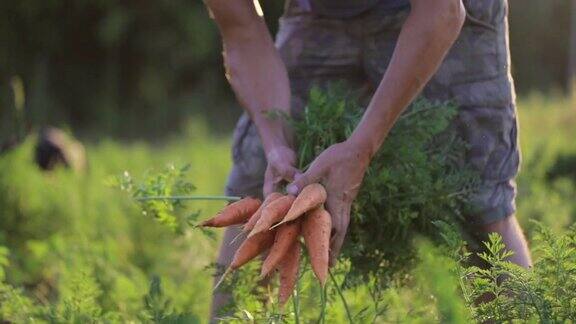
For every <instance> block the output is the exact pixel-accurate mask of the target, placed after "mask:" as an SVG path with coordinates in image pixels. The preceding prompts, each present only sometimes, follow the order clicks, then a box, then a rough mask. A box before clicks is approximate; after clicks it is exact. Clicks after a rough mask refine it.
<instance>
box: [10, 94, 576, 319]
mask: <svg viewBox="0 0 576 324" xmlns="http://www.w3.org/2000/svg"><path fill="white" fill-rule="evenodd" d="M575 106H576V103H575V102H574V101H570V100H568V99H551V98H546V97H541V96H536V95H535V96H530V97H527V98H522V99H521V100H520V101H519V112H520V123H521V129H520V138H521V147H522V151H523V166H522V172H521V174H520V176H519V178H518V184H519V196H518V215H519V218H520V220H521V222H522V224H524V225H525V227H526V229H527V232H528V236H529V237H532V234H533V233H534V232H533V229H534V226H533V225H531V223H530V222H529V219H537V220H540V221H541V222H542V223H544V224H545V225H547V226H549V227H551V228H552V229H553V230H554V231H556V232H560V231H562V230H563V229H565V228H566V227H567V226H568V225H570V224H573V223H574V221H575V219H576V204H575V202H574V200H573V197H574V194H575V188H574V185H575V183H576V178H575V179H572V178H571V177H570V175H562V176H559V177H556V178H550V176H549V174H550V170H552V169H554V168H555V167H556V166H557V161H558V160H559V159H560V158H561V157H566V156H571V155H576V143H575V142H574V138H576V127H574V125H576V109H575V108H574V107H575ZM229 147H230V141H229V139H228V138H213V137H210V136H209V135H208V132H207V131H206V129H205V126H204V125H202V124H201V123H194V124H191V125H190V127H189V128H188V130H187V131H186V132H184V134H183V135H182V136H180V137H178V138H173V139H170V140H167V141H165V142H162V143H156V144H154V145H151V144H147V143H129V144H128V143H119V142H115V141H113V140H102V141H101V142H98V143H89V144H87V154H88V160H89V169H88V171H87V172H86V173H85V174H74V173H71V172H69V171H66V170H60V171H57V172H54V173H52V174H43V173H41V172H39V171H38V170H37V169H36V168H35V167H34V166H33V165H32V153H31V152H32V142H31V141H28V142H26V143H25V144H24V145H23V146H22V147H20V148H18V149H16V150H14V151H12V152H10V153H9V154H8V155H5V156H2V157H0V168H1V169H2V170H3V172H2V173H0V246H5V247H7V248H8V250H9V253H8V256H7V258H4V257H3V256H4V254H5V253H4V252H3V251H4V250H3V249H0V269H4V272H5V275H2V273H3V272H2V271H0V275H2V276H5V278H6V279H5V281H6V282H7V283H9V284H10V285H11V287H17V288H18V289H22V291H21V292H18V291H17V289H16V290H14V291H10V292H6V291H7V290H2V289H0V315H1V316H0V318H2V317H3V318H7V319H10V318H12V319H16V320H13V321H14V322H28V321H29V319H30V318H31V317H32V316H33V314H34V313H35V312H36V313H38V312H41V313H42V312H43V313H42V314H44V315H42V316H44V317H42V318H50V319H52V320H53V322H75V321H76V322H78V321H79V319H81V318H80V317H74V316H79V315H78V314H84V315H86V316H88V317H89V318H92V320H93V321H94V322H106V321H118V322H127V321H136V322H140V321H143V322H154V320H153V318H154V317H150V316H151V315H150V314H152V313H154V314H160V315H162V316H164V317H162V316H160V315H158V316H159V317H157V319H158V318H164V319H169V318H173V317H170V316H172V315H170V314H172V313H174V314H176V313H189V314H190V316H189V317H186V318H187V320H186V321H184V322H195V321H199V322H201V323H205V322H206V319H207V314H208V310H209V302H210V293H211V283H212V280H211V277H210V274H211V270H210V269H207V268H206V267H207V266H209V265H210V263H211V262H212V261H213V260H214V258H215V255H216V251H217V247H218V237H219V235H220V232H216V233H217V234H216V239H211V238H210V237H208V236H206V235H203V234H202V233H201V232H200V231H194V230H193V231H186V232H185V234H184V235H178V236H177V235H174V234H173V233H172V232H171V231H170V230H168V229H167V228H165V227H162V226H158V224H157V223H156V222H155V221H154V220H153V219H152V218H150V217H146V216H144V215H142V214H141V212H140V211H139V209H138V208H137V205H136V204H135V203H134V202H133V201H131V200H130V199H129V197H128V196H127V195H126V194H125V193H123V192H121V191H119V190H117V189H116V188H113V187H110V186H108V184H109V182H110V179H111V178H110V176H114V175H118V174H121V173H122V172H124V171H125V170H130V172H131V174H132V175H134V176H136V177H137V176H140V175H142V174H144V173H145V172H146V171H148V170H151V169H154V170H160V169H162V168H164V167H166V165H168V164H171V163H174V164H175V165H180V166H181V165H184V164H186V163H190V165H191V169H190V171H189V172H188V176H187V177H188V180H191V181H192V182H193V183H194V184H195V185H196V187H197V188H196V190H195V191H194V193H195V194H203V195H204V194H206V195H221V194H222V192H223V191H224V186H225V181H226V176H227V172H228V170H229V169H230V167H231V154H230V152H229ZM222 206H223V202H218V201H209V202H204V201H202V202H199V201H195V202H187V203H186V209H185V212H186V213H192V212H194V211H201V216H200V217H201V218H204V217H208V216H209V215H211V214H212V213H214V212H216V211H217V210H218V209H219V208H221V207H222ZM420 251H421V252H420V253H422V257H421V259H422V265H420V266H419V267H418V268H417V269H416V273H420V275H416V276H415V279H414V282H412V283H411V284H410V285H409V286H408V287H396V288H395V289H390V290H388V291H386V292H384V293H382V292H377V291H371V289H370V286H369V285H365V286H361V287H357V288H355V289H353V290H344V291H342V296H343V297H344V298H345V301H346V302H347V306H348V307H347V308H348V309H347V308H345V307H343V301H342V300H341V299H340V297H339V294H338V291H337V290H336V288H339V287H338V286H336V285H334V284H333V283H331V284H329V286H328V288H327V289H328V293H327V296H328V297H327V300H326V303H327V309H326V313H325V314H324V315H323V316H325V318H324V320H325V322H326V323H334V322H336V323H340V322H346V321H347V320H346V318H348V316H350V317H352V318H355V320H356V321H359V322H371V321H373V320H374V321H376V322H382V321H390V322H393V321H396V320H398V321H402V320H405V319H406V318H407V314H409V316H410V318H411V319H413V320H414V321H416V322H417V321H422V322H425V321H426V320H429V319H430V318H435V319H436V320H439V319H440V318H451V319H453V320H454V321H455V322H459V321H463V319H465V315H463V311H462V307H464V306H463V305H464V304H463V302H461V301H454V298H455V297H454V296H456V295H457V294H456V293H454V294H452V293H451V292H450V291H449V292H446V291H445V288H446V287H451V286H454V287H457V285H458V282H457V279H456V278H455V277H450V276H446V275H445V274H446V271H442V270H438V271H434V272H432V273H430V271H428V269H430V268H434V269H436V268H441V269H443V268H446V267H448V266H446V265H444V263H442V262H439V261H438V260H443V259H441V258H440V256H438V257H437V258H436V257H434V256H435V255H436V254H435V253H438V252H437V251H435V250H434V248H433V247H430V246H428V245H427V243H422V244H421V250H420ZM8 262H9V265H4V264H5V263H8ZM446 262H448V261H446ZM308 275H309V273H308V274H305V277H306V276H308ZM427 277H429V278H427ZM153 278H160V279H161V283H162V284H161V290H158V288H154V287H156V286H154V285H150V282H155V281H154V280H152V279H153ZM423 278H427V279H426V280H425V279H423ZM434 278H436V280H435V279H434ZM0 279H1V278H0ZM333 279H334V281H335V282H342V281H343V278H342V276H341V275H339V274H338V273H335V274H334V276H333ZM430 279H432V280H430ZM156 282H157V284H155V285H157V286H158V287H159V285H158V283H159V282H158V281H156ZM152 286H154V287H152ZM153 288H154V289H153ZM78 291H83V292H85V293H86V294H87V295H86V296H85V295H79V294H78ZM160 292H161V293H160ZM299 292H300V293H299V296H298V298H299V300H300V309H299V315H300V321H301V322H302V323H308V322H309V321H310V320H311V319H313V318H318V316H319V315H320V311H319V309H320V308H319V303H320V298H319V296H320V294H321V291H320V288H319V287H316V286H314V282H313V280H311V278H304V280H303V281H302V282H301V283H300V287H299ZM247 293H249V292H247ZM375 294H383V295H382V296H375ZM2 296H12V297H14V298H13V299H12V300H16V297H18V299H17V301H18V302H19V303H20V304H19V305H24V306H26V305H27V301H26V298H28V299H30V300H31V301H33V302H34V303H35V304H37V305H40V306H41V307H40V308H42V307H43V308H44V310H38V309H36V310H30V312H24V311H22V310H25V309H28V308H27V307H24V306H22V307H20V308H17V310H14V309H9V307H8V306H7V305H8V304H2V298H3V297H2ZM145 296H146V297H145ZM151 296H152V297H151ZM330 296H337V298H331V297H330ZM79 297H82V298H81V299H82V300H79ZM146 300H147V301H148V302H146ZM371 300H378V301H379V303H380V304H379V305H377V306H374V305H376V303H373V302H371ZM255 303H256V301H247V302H246V303H244V305H243V306H244V307H245V309H246V310H247V311H250V310H251V308H250V307H251V306H253V305H255ZM150 305H156V306H150ZM159 305H160V306H159ZM289 305H290V304H289ZM12 306H13V305H12ZM48 308H49V309H50V312H51V315H46V310H45V309H48ZM30 309H32V307H30ZM348 312H349V313H350V315H348V314H347V313H348ZM27 314H28V315H29V316H28V315H27ZM30 314H32V315H30ZM72 315H74V316H72ZM18 316H20V317H18ZM27 316H28V317H27ZM174 316H175V315H174ZM252 316H256V315H254V314H252ZM161 321H162V320H159V319H158V320H156V322H161Z"/></svg>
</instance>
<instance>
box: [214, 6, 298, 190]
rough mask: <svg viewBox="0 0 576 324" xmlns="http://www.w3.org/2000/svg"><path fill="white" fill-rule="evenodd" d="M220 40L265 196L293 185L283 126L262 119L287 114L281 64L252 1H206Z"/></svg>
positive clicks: (287, 138)
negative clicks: (255, 149) (254, 140)
mask: <svg viewBox="0 0 576 324" xmlns="http://www.w3.org/2000/svg"><path fill="white" fill-rule="evenodd" d="M205 3H206V5H207V6H208V8H209V10H210V12H211V14H212V16H213V17H214V20H215V21H216V24H217V25H218V28H219V30H220V34H221V35H222V41H223V44H224V63H225V66H226V77H227V78H228V81H229V82H230V85H231V86H232V89H233V90H234V92H235V93H236V97H237V98H238V101H239V102H240V104H241V105H242V107H243V108H244V109H245V110H246V111H247V112H248V113H249V115H250V118H251V119H252V121H253V122H254V123H255V124H256V128H257V129H258V132H259V135H260V138H261V139H262V144H263V146H264V151H265V152H266V157H267V159H268V169H267V171H266V181H265V186H264V191H265V193H266V192H270V191H272V190H273V187H274V184H275V183H277V182H279V181H280V180H282V179H285V180H292V178H293V177H294V174H295V173H296V172H297V170H296V168H294V164H295V162H296V161H295V160H296V155H295V154H294V151H293V149H292V140H291V135H290V133H289V130H288V129H287V126H286V125H285V122H284V121H283V120H282V119H281V118H276V119H271V118H269V117H268V115H267V113H268V112H270V111H272V110H280V111H283V112H284V113H286V114H288V115H289V114H290V85H289V81H288V74H287V72H286V68H285V66H284V63H283V62H282V60H281V59H280V56H279V54H278V52H277V50H276V48H275V47H274V42H273V40H272V37H271V35H270V32H269V31H268V29H267V27H266V24H265V22H264V19H263V18H262V17H261V16H259V15H258V13H257V12H256V10H255V8H254V4H253V1H252V0H234V1H230V0H205Z"/></svg>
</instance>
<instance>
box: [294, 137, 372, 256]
mask: <svg viewBox="0 0 576 324" xmlns="http://www.w3.org/2000/svg"><path fill="white" fill-rule="evenodd" d="M369 163H370V154H369V152H367V151H366V150H364V149H363V148H361V147H359V146H357V145H352V144H351V143H349V142H342V143H338V144H334V145H332V146H330V147H329V148H327V149H326V150H325V151H324V152H322V153H321V154H320V155H319V156H318V157H317V158H316V159H315V160H314V162H312V164H311V165H310V167H309V168H308V170H307V171H306V172H305V173H304V174H302V175H296V177H295V180H294V182H292V183H291V184H290V185H289V186H288V187H287V191H288V193H290V194H292V195H297V194H298V193H299V192H301V191H302V189H303V188H304V187H306V186H307V185H309V184H312V183H322V184H323V185H324V187H325V188H326V192H327V194H328V198H327V200H326V209H327V210H328V212H329V213H330V215H332V238H331V240H330V265H334V264H335V263H336V259H337V257H338V254H339V253H340V249H341V248H342V245H343V243H344V238H345V236H346V230H347V229H348V224H349V222H350V209H351V207H352V202H353V201H354V199H355V198H356V195H357V194H358V190H359V189H360V185H361V184H362V180H363V178H364V173H365V172H366V169H367V168H368V165H369Z"/></svg>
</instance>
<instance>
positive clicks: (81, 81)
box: [0, 0, 570, 141]
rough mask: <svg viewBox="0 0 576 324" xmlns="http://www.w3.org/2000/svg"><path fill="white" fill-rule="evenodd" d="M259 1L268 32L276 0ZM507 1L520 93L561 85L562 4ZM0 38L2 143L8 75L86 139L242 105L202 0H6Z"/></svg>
mask: <svg viewBox="0 0 576 324" xmlns="http://www.w3.org/2000/svg"><path fill="white" fill-rule="evenodd" d="M262 6H263V8H264V12H265V13H266V14H267V16H266V18H267V21H268V23H269V26H270V28H271V30H272V32H275V30H276V21H277V18H278V16H279V15H280V14H281V11H282V7H283V1H281V0H276V1H271V0H267V1H262ZM510 9H511V10H510V27H511V48H512V57H513V59H512V62H513V70H514V75H515V78H516V82H517V86H518V91H519V93H520V94H526V93H529V92H533V91H540V92H553V93H555V94H559V93H560V92H559V91H558V90H559V89H561V90H562V91H565V90H566V84H567V81H568V79H567V70H568V64H569V63H568V61H569V60H568V52H569V41H568V40H569V31H570V1H568V0H549V1H537V0H510ZM0 44H1V45H0V141H2V140H5V139H6V138H8V137H9V136H10V135H13V134H14V133H15V132H16V129H17V127H16V122H15V120H16V118H17V116H16V115H15V109H14V92H13V90H12V85H13V82H12V80H13V78H14V76H18V77H19V78H20V79H21V80H22V83H23V85H24V89H25V97H26V100H25V106H24V111H25V119H26V122H27V124H29V125H31V126H32V127H35V128H37V127H39V126H41V125H45V124H52V125H56V126H62V125H67V126H69V127H72V129H73V130H74V132H76V133H79V135H81V136H82V137H84V138H95V137H96V136H101V135H102V134H106V135H107V136H113V137H120V138H147V139H155V138H158V137H160V136H164V135H167V134H174V133H177V132H178V131H179V130H180V129H181V127H182V125H184V124H185V123H186V121H187V120H189V119H192V118H204V119H208V121H209V124H210V125H211V126H212V131H214V132H229V131H230V129H231V126H232V124H233V122H234V120H235V118H236V117H237V116H238V114H239V113H240V110H239V109H232V108H231V107H232V106H235V102H234V100H233V95H232V94H231V92H230V90H229V88H228V86H227V85H226V81H225V79H224V73H223V68H222V64H221V55H220V51H221V45H220V40H219V36H218V34H217V30H216V28H215V26H214V24H213V22H212V21H211V20H210V18H209V17H208V14H207V11H206V9H205V8H204V5H203V3H202V2H201V1H194V0H192V1H190V0H160V1H150V0H139V1H130V0H122V1H112V0H74V1H72V0H46V1H35V0H4V1H1V2H0Z"/></svg>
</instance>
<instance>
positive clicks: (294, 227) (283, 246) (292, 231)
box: [260, 219, 300, 278]
mask: <svg viewBox="0 0 576 324" xmlns="http://www.w3.org/2000/svg"><path fill="white" fill-rule="evenodd" d="M298 235H300V220H299V219H297V220H295V221H293V222H290V223H287V224H284V225H283V226H280V227H279V228H278V229H277V230H276V237H275V238H274V244H272V247H271V248H270V252H269V253H268V256H267V257H266V259H265V260H264V263H262V272H261V273H260V278H264V277H266V276H267V275H268V274H269V273H270V272H271V271H272V270H274V269H275V268H276V267H277V266H278V264H279V263H280V262H281V261H282V259H283V258H284V256H285V255H286V253H287V252H288V251H289V250H290V248H291V247H292V245H293V244H294V242H296V241H297V240H298Z"/></svg>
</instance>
